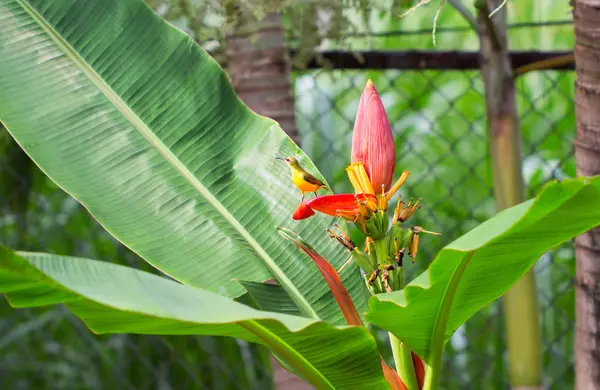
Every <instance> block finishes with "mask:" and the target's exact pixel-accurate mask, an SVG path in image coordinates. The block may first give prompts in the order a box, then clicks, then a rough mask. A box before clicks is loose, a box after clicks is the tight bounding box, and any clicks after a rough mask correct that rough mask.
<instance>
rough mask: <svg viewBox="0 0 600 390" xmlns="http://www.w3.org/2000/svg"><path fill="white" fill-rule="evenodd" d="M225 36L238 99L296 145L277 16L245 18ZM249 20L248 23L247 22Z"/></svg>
mask: <svg viewBox="0 0 600 390" xmlns="http://www.w3.org/2000/svg"><path fill="white" fill-rule="evenodd" d="M238 15H241V16H239V19H238V20H237V21H236V27H235V28H234V29H233V33H232V34H230V35H228V37H227V70H228V71H229V75H230V77H231V82H232V84H233V87H234V88H235V90H236V92H237V94H238V96H239V97H240V98H241V99H242V100H243V101H244V102H245V103H246V104H247V105H248V107H250V108H251V109H252V110H254V111H255V112H257V113H259V114H261V115H264V116H267V117H269V118H272V119H274V120H276V121H277V122H278V123H279V125H280V126H281V128H282V129H283V130H284V131H285V132H286V133H287V134H288V135H289V136H290V137H291V138H292V139H293V140H294V141H295V142H296V143H298V141H299V140H298V133H297V131H296V119H295V110H296V107H295V105H294V94H293V90H292V85H291V62H290V58H289V54H288V47H287V45H286V43H285V36H284V30H283V24H282V20H281V15H280V14H275V13H270V14H267V15H266V16H265V18H264V19H263V20H260V21H256V20H251V18H244V12H243V10H242V11H241V12H239V13H238ZM249 19H250V20H249Z"/></svg>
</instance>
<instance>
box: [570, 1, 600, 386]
mask: <svg viewBox="0 0 600 390" xmlns="http://www.w3.org/2000/svg"><path fill="white" fill-rule="evenodd" d="M573 5H574V10H573V21H574V25H575V70H576V72H577V81H576V82H575V114H576V117H577V138H576V140H575V156H576V161H577V173H578V174H579V175H582V176H593V175H598V174H600V0H575V1H574V2H573ZM575 248H576V256H577V267H576V276H575V311H576V313H575V328H576V331H575V389H576V390H600V358H599V356H600V228H595V229H592V230H590V231H589V232H587V233H584V234H582V235H581V236H579V237H577V239H576V246H575Z"/></svg>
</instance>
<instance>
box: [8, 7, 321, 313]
mask: <svg viewBox="0 0 600 390" xmlns="http://www.w3.org/2000/svg"><path fill="white" fill-rule="evenodd" d="M17 2H18V3H19V4H20V5H21V7H22V8H23V9H24V10H25V11H26V12H27V13H28V14H29V15H30V16H31V18H32V19H34V20H35V21H36V22H37V23H38V24H39V25H40V26H41V27H42V29H44V30H45V31H46V33H48V35H49V36H50V38H51V39H52V40H53V41H54V42H55V43H56V45H57V46H58V47H59V48H60V49H61V51H63V53H64V54H65V55H67V56H68V57H69V58H71V60H73V62H74V64H75V65H76V66H77V67H78V68H80V70H81V71H82V72H83V74H85V75H86V76H87V78H88V79H89V80H90V81H91V82H92V83H93V84H94V85H96V87H98V89H99V90H100V91H101V92H102V93H103V95H104V96H105V97H106V98H107V99H108V100H109V101H110V102H112V103H113V104H114V105H115V106H116V108H117V109H118V110H119V112H120V113H121V114H122V115H123V116H124V117H125V118H127V119H128V121H129V122H130V123H131V124H132V125H133V126H134V127H135V128H136V129H137V130H138V131H139V133H140V134H141V135H142V136H143V137H144V138H145V139H146V140H147V141H148V142H149V143H150V144H151V145H152V146H153V147H154V148H155V149H156V150H157V151H158V153H159V154H161V155H162V156H163V157H164V158H165V160H166V161H167V162H168V163H169V164H170V165H171V166H172V167H173V168H174V169H175V170H177V172H179V174H181V175H182V176H183V177H184V178H185V179H186V181H187V182H188V183H190V185H191V186H192V187H193V188H194V189H195V190H196V191H198V193H200V195H201V196H202V197H204V198H205V199H206V201H207V202H208V203H209V204H211V205H212V206H213V207H214V208H215V210H217V212H219V214H221V215H222V216H223V218H225V219H226V220H227V221H228V222H229V223H230V224H231V225H232V226H233V227H234V228H235V230H237V232H238V233H239V234H240V235H241V236H242V237H243V238H244V239H245V240H246V241H247V242H248V244H249V245H250V246H251V247H252V249H254V251H255V252H256V254H257V255H258V257H259V258H260V259H261V261H262V263H263V264H264V265H265V266H266V267H267V268H268V269H269V271H271V273H272V274H273V276H274V277H275V278H276V279H277V281H278V282H279V283H280V285H281V286H282V287H283V288H284V289H285V290H286V291H287V292H288V293H289V294H290V296H291V298H292V299H293V300H294V302H296V304H297V305H298V307H299V309H300V310H302V313H303V314H304V315H306V316H308V317H312V318H319V317H318V315H317V313H316V311H315V310H314V309H313V308H312V307H311V305H310V303H309V302H308V301H307V300H306V299H305V298H304V296H303V295H302V294H301V293H300V291H299V290H298V289H297V288H296V286H294V284H293V283H292V281H291V280H290V279H289V278H288V277H287V276H286V275H285V274H284V273H283V271H282V270H281V269H280V268H279V267H278V266H277V264H276V263H275V261H274V260H273V258H271V256H269V254H268V253H267V252H266V251H265V250H264V249H263V248H262V247H261V246H260V244H259V243H258V242H257V241H256V240H255V239H254V238H253V237H252V236H251V235H250V233H249V232H248V231H247V230H246V229H245V228H244V226H242V225H241V224H240V223H239V221H238V220H237V219H235V217H234V216H233V215H232V214H231V213H229V211H228V210H227V209H226V207H225V206H224V205H223V204H222V203H221V202H220V201H219V200H218V199H217V198H215V197H214V196H213V195H212V194H211V193H210V192H209V191H208V189H207V188H206V187H205V186H204V185H202V183H201V182H200V181H199V180H198V179H197V178H196V177H195V176H194V174H193V173H192V172H191V171H190V170H189V169H188V168H187V167H186V166H185V164H183V163H182V162H181V160H179V158H177V156H176V155H174V154H173V153H172V152H171V151H170V150H169V148H168V147H167V146H166V145H165V144H164V143H163V142H162V141H161V140H160V139H159V138H158V137H157V136H156V135H155V134H154V133H153V132H152V130H151V129H150V128H149V127H148V125H147V124H146V123H145V122H144V121H143V120H142V119H141V118H139V117H138V116H137V114H136V113H135V112H133V110H131V108H130V107H129V106H128V105H127V104H126V103H125V102H124V101H123V100H122V99H121V97H120V96H119V95H118V94H117V93H116V92H115V91H114V90H113V89H112V88H111V87H110V86H109V85H108V84H107V83H106V82H105V80H104V79H103V78H102V77H101V76H100V75H99V74H98V73H96V71H95V70H94V69H93V68H92V67H91V66H88V64H87V62H86V61H85V60H84V59H83V58H82V57H81V56H80V55H79V53H77V51H76V50H75V49H74V48H73V47H72V46H71V45H70V44H69V43H68V42H66V41H65V40H64V39H63V38H62V36H61V35H60V34H59V33H58V32H57V31H56V30H55V29H54V27H53V26H52V25H50V24H49V23H48V22H47V21H46V20H45V19H44V18H43V16H42V15H40V14H39V13H38V12H37V10H36V9H34V8H33V7H32V6H31V5H29V4H28V3H27V2H26V1H24V0H17ZM169 27H170V26H169ZM178 32H179V31H178ZM179 33H181V32H179ZM181 34H183V33H181ZM105 229H107V228H106V227H105ZM107 230H108V229H107ZM157 268H158V267H157Z"/></svg>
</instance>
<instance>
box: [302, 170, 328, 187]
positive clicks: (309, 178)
mask: <svg viewBox="0 0 600 390" xmlns="http://www.w3.org/2000/svg"><path fill="white" fill-rule="evenodd" d="M304 180H306V181H307V182H309V183H310V184H314V185H316V186H323V187H324V186H325V184H323V182H322V181H321V180H319V179H317V178H316V177H314V176H313V175H311V174H310V173H308V172H304Z"/></svg>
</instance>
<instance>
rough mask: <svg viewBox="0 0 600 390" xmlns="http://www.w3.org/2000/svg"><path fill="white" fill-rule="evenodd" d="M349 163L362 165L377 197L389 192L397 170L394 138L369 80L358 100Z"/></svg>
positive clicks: (379, 99) (381, 104) (377, 95)
mask: <svg viewBox="0 0 600 390" xmlns="http://www.w3.org/2000/svg"><path fill="white" fill-rule="evenodd" d="M352 162H353V163H355V162H362V163H363V164H364V166H365V169H366V171H367V174H368V175H369V179H371V183H372V185H373V189H374V190H375V193H376V194H381V188H382V186H384V190H385V191H388V190H389V189H390V187H391V185H392V177H393V175H394V168H395V167H396V147H395V145H394V135H393V134H392V128H391V126H390V122H389V120H388V117H387V114H386V113H385V108H384V107H383V102H382V101H381V98H380V97H379V94H378V93H377V90H376V89H375V85H373V82H372V81H371V80H369V81H368V82H367V85H366V86H365V89H364V90H363V93H362V95H361V97H360V103H359V106H358V111H357V113H356V121H355V122H354V133H353V135H352Z"/></svg>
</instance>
